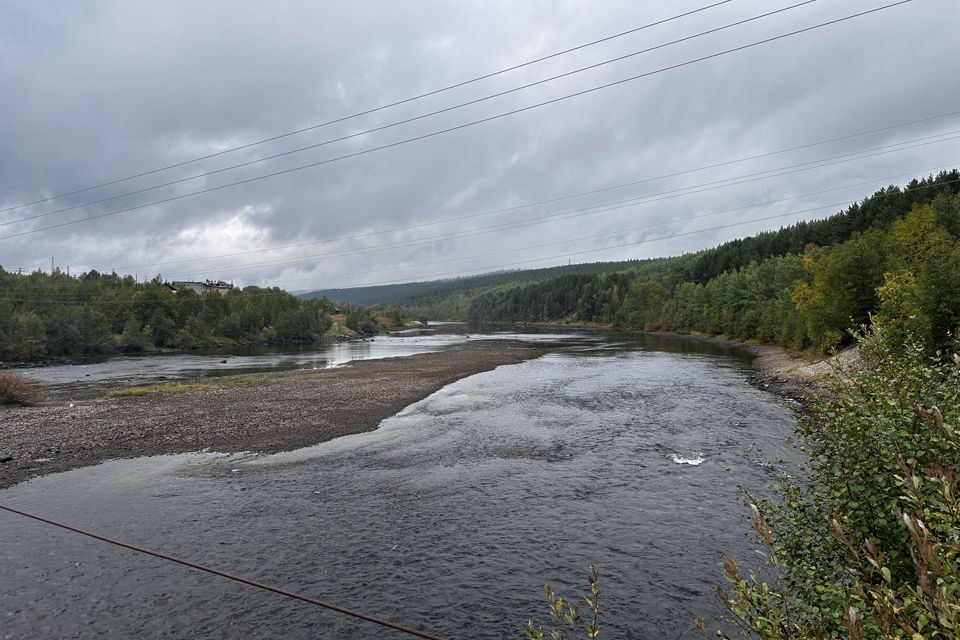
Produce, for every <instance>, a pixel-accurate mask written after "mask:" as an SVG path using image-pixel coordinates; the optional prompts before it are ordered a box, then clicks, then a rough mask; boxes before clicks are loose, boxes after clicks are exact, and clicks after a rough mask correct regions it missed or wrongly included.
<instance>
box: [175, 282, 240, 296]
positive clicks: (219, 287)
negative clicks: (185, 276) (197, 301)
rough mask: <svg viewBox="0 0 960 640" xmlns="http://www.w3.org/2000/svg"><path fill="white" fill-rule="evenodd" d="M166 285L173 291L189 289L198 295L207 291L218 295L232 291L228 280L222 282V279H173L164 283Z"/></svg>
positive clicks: (205, 293) (203, 294)
mask: <svg viewBox="0 0 960 640" xmlns="http://www.w3.org/2000/svg"><path fill="white" fill-rule="evenodd" d="M166 287H167V288H169V289H170V290H171V291H173V292H174V293H176V292H177V291H183V290H185V289H190V290H191V291H193V292H194V293H196V294H197V295H200V296H205V295H207V294H208V293H216V294H218V295H221V296H225V295H227V294H228V293H230V292H231V291H233V285H232V284H230V283H229V282H224V281H223V280H217V281H216V282H214V281H213V280H204V281H203V282H188V281H174V282H168V283H166Z"/></svg>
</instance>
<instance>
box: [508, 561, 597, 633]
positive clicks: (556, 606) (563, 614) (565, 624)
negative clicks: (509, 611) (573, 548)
mask: <svg viewBox="0 0 960 640" xmlns="http://www.w3.org/2000/svg"><path fill="white" fill-rule="evenodd" d="M589 580H590V595H588V596H585V597H584V598H583V603H584V604H585V605H586V608H587V610H588V612H589V614H588V616H587V618H584V615H583V611H582V609H581V608H580V607H579V606H577V605H576V604H574V603H572V602H570V601H569V600H566V599H564V598H563V596H558V595H557V594H556V593H554V592H553V589H552V588H551V587H550V585H546V586H544V587H543V591H544V593H545V594H546V596H547V604H548V606H549V608H550V619H551V621H552V622H551V625H550V630H549V631H548V632H546V634H545V632H544V630H543V627H542V626H536V627H534V626H533V622H528V623H527V628H526V629H525V630H524V633H525V635H526V637H527V638H528V640H543V639H544V638H550V640H568V639H570V638H574V637H576V638H577V639H578V640H582V639H583V638H586V639H587V640H592V639H593V638H599V637H600V585H599V582H598V576H597V569H596V567H593V566H591V567H590V576H589ZM574 634H575V635H574Z"/></svg>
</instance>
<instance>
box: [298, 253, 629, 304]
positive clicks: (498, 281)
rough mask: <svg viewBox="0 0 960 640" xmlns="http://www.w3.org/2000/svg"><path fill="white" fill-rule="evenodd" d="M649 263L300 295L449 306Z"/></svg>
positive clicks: (349, 301)
mask: <svg viewBox="0 0 960 640" xmlns="http://www.w3.org/2000/svg"><path fill="white" fill-rule="evenodd" d="M644 262H647V261H645V260H626V261H623V262H594V263H585V264H573V265H563V266H560V267H549V268H546V269H527V270H524V271H502V272H497V273H485V274H483V275H479V276H465V277H463V278H454V279H450V280H430V281H424V282H405V283H403V284H388V285H380V286H370V287H353V288H348V289H321V290H318V291H310V292H308V293H301V294H299V295H300V297H301V298H305V299H308V300H310V299H313V298H326V299H327V300H331V301H332V302H336V303H341V302H343V303H347V304H359V305H372V304H381V305H391V304H397V303H399V302H403V303H404V304H405V305H406V306H424V307H425V306H428V305H431V304H436V303H443V304H446V302H445V301H446V299H447V298H450V297H454V296H463V297H469V295H470V294H471V293H473V292H477V291H482V290H485V289H489V288H491V287H496V286H500V285H503V284H516V283H518V282H531V281H537V280H544V279H549V278H555V277H557V276H560V275H563V274H567V273H601V272H606V271H617V270H620V269H626V268H629V267H631V266H635V265H640V264H643V263H644Z"/></svg>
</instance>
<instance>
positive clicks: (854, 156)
mask: <svg viewBox="0 0 960 640" xmlns="http://www.w3.org/2000/svg"><path fill="white" fill-rule="evenodd" d="M955 133H957V131H949V132H944V133H940V134H937V135H935V136H926V137H921V138H916V139H913V140H906V141H901V142H898V143H894V144H890V145H882V146H879V147H873V148H870V149H864V150H860V151H856V152H853V153H847V154H839V155H835V156H829V157H826V158H820V159H817V160H811V161H807V162H803V163H798V164H793V165H787V166H782V167H777V168H775V169H767V170H764V171H759V172H754V173H748V174H743V175H740V176H734V177H730V178H725V179H723V180H715V181H710V182H704V183H700V184H695V185H688V186H685V187H681V188H678V189H672V190H667V191H663V192H660V193H658V194H649V195H644V196H639V197H634V198H628V199H626V200H618V201H613V202H607V203H600V204H596V205H591V206H587V207H580V208H575V209H569V210H566V211H560V212H556V213H551V214H546V215H543V216H537V217H534V218H528V219H526V220H523V221H520V222H511V223H501V224H497V225H490V226H487V227H480V228H478V229H471V230H465V231H457V232H454V233H450V234H440V235H436V236H428V237H426V238H420V239H414V240H409V241H403V242H398V243H386V244H381V245H374V246H372V247H364V248H360V249H350V250H339V251H332V252H327V253H322V254H313V255H307V256H298V257H295V258H289V259H282V260H273V261H267V262H263V261H260V262H255V263H249V264H246V265H232V266H229V267H225V268H226V269H229V270H231V271H234V272H235V271H236V270H239V269H245V268H262V267H265V266H277V265H286V264H296V263H298V262H305V261H308V260H313V259H317V258H320V259H324V258H337V257H344V256H349V255H359V254H367V253H377V252H380V251H387V250H391V249H399V248H408V247H411V246H420V245H424V244H432V243H435V242H438V241H443V240H454V239H460V238H464V237H472V236H476V235H484V234H487V233H494V232H497V231H503V230H507V229H516V228H521V227H527V226H534V225H536V224H541V223H543V222H552V221H557V220H565V219H571V218H576V217H582V216H585V215H593V214H597V213H604V212H609V211H615V210H620V209H624V208H628V207H632V206H640V205H646V204H652V203H654V202H661V201H664V200H668V199H673V198H677V197H682V196H686V195H694V194H697V193H703V192H706V191H712V190H716V189H722V188H727V187H731V186H739V185H743V184H747V183H752V182H757V181H759V180H766V179H769V178H776V177H782V176H784V175H791V174H794V173H800V172H803V171H808V170H811V169H820V168H824V167H827V166H835V165H837V164H843V163H846V162H854V161H858V160H864V159H868V158H871V157H876V156H879V155H885V154H888V153H895V152H897V151H904V150H909V149H913V148H917V147H922V146H927V145H930V144H937V143H940V142H946V141H950V140H954V139H957V138H960V136H954V137H950V138H942V136H945V135H950V134H955ZM931 138H934V139H933V140H930V139H931ZM936 138H940V139H936ZM924 141H925V142H924ZM918 142H919V143H918ZM911 143H918V144H911ZM904 145H909V146H904ZM947 166H952V165H947ZM938 168H941V167H932V168H926V169H920V170H918V171H914V172H910V173H909V174H898V175H897V176H891V177H890V178H884V179H885V180H886V179H892V178H896V177H901V176H903V175H916V174H917V173H920V172H927V171H932V170H936V169H938ZM869 182H873V181H868V182H867V183H869ZM851 186H857V185H851ZM831 190H835V189H826V190H823V191H821V192H814V193H811V194H806V195H808V196H809V195H817V194H818V193H822V192H828V191H831ZM798 197H799V196H798ZM330 242H333V241H330ZM163 264H167V263H154V264H152V265H143V264H141V265H135V266H129V267H121V268H120V271H125V270H127V271H130V270H136V269H144V268H146V267H150V266H161V265H163ZM212 269H216V267H212V266H211V267H205V268H203V269H198V270H194V271H182V272H173V274H170V273H168V277H175V276H181V277H182V276H189V275H192V274H195V273H209V272H210V271H211V270H212ZM221 269H222V268H221Z"/></svg>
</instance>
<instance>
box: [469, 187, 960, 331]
mask: <svg viewBox="0 0 960 640" xmlns="http://www.w3.org/2000/svg"><path fill="white" fill-rule="evenodd" d="M958 192H960V172H958V171H956V170H954V171H950V172H943V173H940V174H939V175H937V176H933V177H930V178H925V179H923V180H914V181H912V182H910V183H909V184H907V185H906V186H905V187H904V188H902V189H901V188H899V187H895V186H891V187H888V188H885V189H883V190H881V191H878V192H877V193H876V194H874V195H873V196H871V197H869V198H867V199H865V200H863V201H862V202H860V203H857V204H855V205H853V206H851V207H849V208H848V209H847V210H845V211H843V212H840V213H838V214H836V215H834V216H831V217H830V218H827V219H825V220H821V221H817V222H804V223H800V224H797V225H793V226H790V227H786V228H784V229H781V230H779V231H776V232H770V233H763V234H760V235H758V236H754V237H752V238H746V239H743V240H736V241H733V242H728V243H726V244H723V245H721V246H719V247H717V248H715V249H711V250H708V251H703V252H700V253H697V254H690V255H686V256H681V257H678V258H670V259H665V260H659V261H651V262H648V263H644V264H641V265H638V266H637V267H634V268H631V269H627V270H624V271H619V272H613V273H601V274H576V275H566V276H561V277H559V278H554V279H550V280H546V281H542V282H537V283H534V284H526V285H515V286H509V285H507V286H501V287H498V288H496V289H490V290H487V291H484V292H482V293H480V294H478V295H476V296H475V297H474V298H473V299H472V300H470V302H469V304H468V305H467V311H466V319H468V320H472V321H518V322H549V321H583V322H598V323H604V324H613V325H615V326H619V327H625V328H640V329H647V330H675V331H684V332H702V333H709V334H725V335H728V336H730V337H733V338H737V339H740V340H759V341H762V342H771V343H776V344H779V345H781V346H784V347H787V348H791V349H804V348H809V347H814V348H816V349H820V350H827V349H830V348H832V347H835V346H838V345H841V344H845V343H847V342H849V341H850V340H851V339H852V338H851V334H850V329H851V328H854V327H856V326H859V325H861V324H864V323H866V322H868V320H869V318H870V316H871V314H882V315H884V316H885V317H888V318H889V319H890V320H891V322H893V323H894V324H899V325H903V326H907V325H909V326H910V327H911V328H912V330H913V331H914V333H915V334H917V335H919V336H922V337H923V340H924V341H925V342H926V343H927V344H928V345H929V346H930V347H931V348H934V347H936V346H943V345H945V344H946V342H947V341H948V340H949V339H950V338H949V336H950V335H952V333H953V332H954V331H956V330H957V328H958V327H960V277H958V276H957V274H960V242H958V237H960V195H957V194H958ZM461 304H462V303H461ZM905 310H906V311H905Z"/></svg>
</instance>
